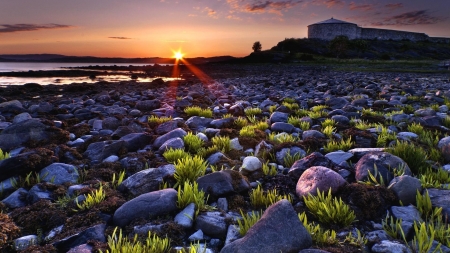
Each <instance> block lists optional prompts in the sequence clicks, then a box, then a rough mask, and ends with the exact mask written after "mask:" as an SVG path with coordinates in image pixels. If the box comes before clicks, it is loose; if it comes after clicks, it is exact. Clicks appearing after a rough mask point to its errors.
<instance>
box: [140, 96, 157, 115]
mask: <svg viewBox="0 0 450 253" xmlns="http://www.w3.org/2000/svg"><path fill="white" fill-rule="evenodd" d="M160 105H161V103H160V102H159V100H157V99H153V100H144V101H139V102H137V103H136V109H138V110H140V111H143V112H147V111H151V110H154V109H157V108H159V106H160Z"/></svg>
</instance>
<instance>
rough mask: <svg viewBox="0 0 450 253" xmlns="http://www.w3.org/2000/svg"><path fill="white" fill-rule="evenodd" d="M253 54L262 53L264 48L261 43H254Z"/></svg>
mask: <svg viewBox="0 0 450 253" xmlns="http://www.w3.org/2000/svg"><path fill="white" fill-rule="evenodd" d="M252 49H253V52H255V53H256V52H261V49H262V46H261V43H260V42H259V41H256V42H255V43H253V46H252Z"/></svg>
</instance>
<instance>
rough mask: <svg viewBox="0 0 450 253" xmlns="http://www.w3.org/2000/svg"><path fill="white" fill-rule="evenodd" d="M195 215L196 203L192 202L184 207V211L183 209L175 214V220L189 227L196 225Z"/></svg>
mask: <svg viewBox="0 0 450 253" xmlns="http://www.w3.org/2000/svg"><path fill="white" fill-rule="evenodd" d="M194 215H195V204H194V203H190V204H189V205H187V206H186V207H185V208H184V209H183V211H181V212H180V213H178V214H177V215H176V216H175V219H174V221H175V223H177V224H179V225H180V226H182V227H183V228H187V229H189V228H192V226H193V225H194Z"/></svg>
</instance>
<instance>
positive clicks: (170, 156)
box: [163, 148, 189, 164]
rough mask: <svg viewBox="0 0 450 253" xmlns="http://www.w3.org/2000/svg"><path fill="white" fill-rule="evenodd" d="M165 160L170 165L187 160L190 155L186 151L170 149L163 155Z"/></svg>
mask: <svg viewBox="0 0 450 253" xmlns="http://www.w3.org/2000/svg"><path fill="white" fill-rule="evenodd" d="M163 156H164V158H165V159H166V161H167V162H168V163H172V164H173V163H175V162H176V161H178V160H180V159H183V158H186V157H188V156H189V153H187V152H186V151H184V150H183V149H173V148H169V149H167V150H166V151H165V152H164V153H163Z"/></svg>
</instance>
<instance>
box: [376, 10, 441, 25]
mask: <svg viewBox="0 0 450 253" xmlns="http://www.w3.org/2000/svg"><path fill="white" fill-rule="evenodd" d="M444 19H445V18H442V17H435V16H432V15H431V14H430V13H429V11H428V10H418V11H410V12H405V13H402V14H399V15H395V16H391V17H387V18H385V19H383V20H382V21H379V22H375V23H372V25H376V26H390V25H431V24H436V23H438V22H441V21H443V20H444Z"/></svg>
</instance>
